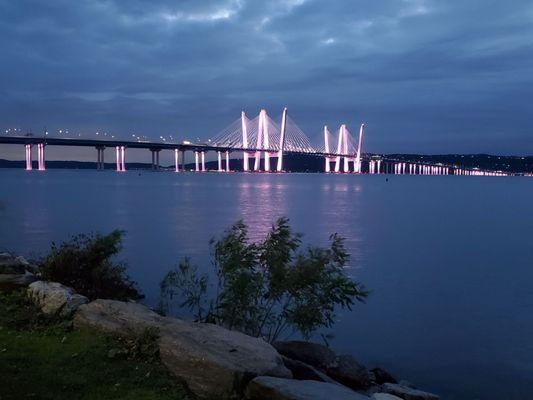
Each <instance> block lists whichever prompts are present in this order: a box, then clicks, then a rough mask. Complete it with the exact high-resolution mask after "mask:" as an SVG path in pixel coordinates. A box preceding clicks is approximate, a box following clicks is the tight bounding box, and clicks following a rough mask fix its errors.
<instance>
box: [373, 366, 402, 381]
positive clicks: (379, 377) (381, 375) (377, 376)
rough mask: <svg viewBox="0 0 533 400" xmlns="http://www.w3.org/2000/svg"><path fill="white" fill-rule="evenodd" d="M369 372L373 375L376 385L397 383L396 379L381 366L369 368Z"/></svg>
mask: <svg viewBox="0 0 533 400" xmlns="http://www.w3.org/2000/svg"><path fill="white" fill-rule="evenodd" d="M370 372H371V373H372V374H373V375H374V382H375V383H377V384H378V385H381V384H382V383H386V382H389V383H398V381H397V380H396V379H395V378H394V377H393V376H392V375H391V374H389V373H388V372H387V371H385V370H384V369H381V368H374V369H371V370H370Z"/></svg>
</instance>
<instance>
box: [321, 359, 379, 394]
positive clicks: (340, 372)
mask: <svg viewBox="0 0 533 400" xmlns="http://www.w3.org/2000/svg"><path fill="white" fill-rule="evenodd" d="M335 364H336V365H335V366H334V367H330V368H328V369H327V370H326V373H327V374H328V375H329V376H330V377H331V378H333V379H334V380H336V381H337V382H339V383H342V384H343V385H345V386H348V387H349V388H352V389H365V388H368V387H370V385H371V384H372V380H371V375H370V373H369V372H368V370H367V369H366V368H365V367H364V366H362V365H361V364H359V363H358V362H357V360H356V359H355V357H353V356H349V355H342V356H338V357H337V358H336V363H335Z"/></svg>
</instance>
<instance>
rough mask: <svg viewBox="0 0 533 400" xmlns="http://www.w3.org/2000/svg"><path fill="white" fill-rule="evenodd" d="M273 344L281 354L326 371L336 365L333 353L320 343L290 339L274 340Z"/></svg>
mask: <svg viewBox="0 0 533 400" xmlns="http://www.w3.org/2000/svg"><path fill="white" fill-rule="evenodd" d="M273 346H274V347H275V348H276V350H277V351H278V353H280V354H281V355H284V356H285V357H288V358H292V359H293V360H298V361H301V362H304V363H306V364H309V365H311V366H313V367H315V368H319V369H321V370H323V371H327V370H328V369H329V368H332V367H335V366H336V365H337V361H336V355H335V353H334V352H333V351H332V350H331V349H329V348H327V347H326V346H322V345H321V344H317V343H311V342H304V341H299V340H290V341H285V342H274V343H273Z"/></svg>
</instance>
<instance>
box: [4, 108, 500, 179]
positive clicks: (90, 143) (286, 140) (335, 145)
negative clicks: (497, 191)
mask: <svg viewBox="0 0 533 400" xmlns="http://www.w3.org/2000/svg"><path fill="white" fill-rule="evenodd" d="M364 128H365V125H364V123H361V124H360V125H359V126H358V127H356V134H353V133H352V132H351V131H350V130H349V128H348V126H347V125H346V124H342V125H340V127H339V128H338V129H337V130H335V131H334V132H331V131H330V130H329V128H328V127H327V126H324V128H323V136H322V137H321V138H320V140H319V141H318V143H315V144H312V142H311V140H310V139H309V137H308V136H307V135H306V134H305V133H304V132H303V131H302V130H301V129H300V128H299V127H298V125H297V124H296V123H295V122H294V121H293V120H292V119H291V118H290V117H289V115H288V110H287V108H285V109H284V110H283V112H282V114H281V117H280V118H279V119H278V120H277V121H276V120H273V119H272V118H270V116H269V115H268V114H267V111H266V110H264V109H263V110H261V111H260V112H259V114H258V115H257V116H256V117H254V118H252V119H250V118H248V117H247V116H246V114H245V113H244V112H242V113H241V116H240V118H238V119H237V120H235V121H234V122H232V123H231V124H230V125H228V126H227V127H226V128H224V129H223V130H222V131H220V132H219V133H218V134H216V135H215V136H213V137H212V138H210V139H208V140H207V141H206V142H204V143H190V142H187V141H184V142H181V143H178V142H169V141H164V142H158V141H147V140H140V139H137V140H118V139H114V138H111V140H105V139H94V138H65V137H62V138H57V137H48V136H46V135H45V136H44V137H36V136H31V135H27V136H3V135H0V143H3V144H19V145H24V147H25V152H26V170H32V169H33V155H32V154H33V148H34V147H37V169H38V170H39V171H44V170H46V161H45V148H46V147H47V146H80V147H94V148H95V149H96V150H97V163H96V165H97V169H99V170H103V169H104V165H105V164H104V152H105V150H106V149H107V148H112V149H114V155H115V157H114V158H115V162H116V170H117V171H119V172H123V171H126V149H128V148H132V149H135V148H136V149H148V150H150V151H151V153H152V169H154V170H158V169H159V168H160V167H159V153H160V152H161V151H163V150H172V151H173V152H174V158H175V165H174V168H175V171H176V172H180V171H183V170H184V169H185V168H184V167H185V164H184V160H185V153H186V152H187V151H192V152H193V153H194V171H196V172H206V171H207V168H206V153H208V152H216V154H217V166H218V168H217V171H218V172H230V171H231V170H232V168H231V165H230V164H231V157H232V156H233V158H234V160H233V163H241V162H242V164H241V165H242V168H239V169H242V170H243V171H246V172H248V171H255V172H259V171H263V172H283V171H285V169H284V157H285V156H286V155H289V154H305V155H310V156H314V157H322V158H323V160H324V172H326V173H330V172H336V173H341V172H342V173H356V174H361V173H369V174H380V173H393V174H411V175H491V176H492V175H506V174H505V173H503V172H494V171H480V170H474V169H472V170H468V169H463V168H460V167H458V166H453V165H442V164H435V165H432V164H428V163H406V162H403V161H401V160H394V159H388V158H386V157H384V156H376V155H371V154H366V153H363V135H364ZM235 155H237V158H238V160H235ZM241 160H242V161H241ZM180 161H181V164H182V165H181V167H180ZM234 169H235V167H234Z"/></svg>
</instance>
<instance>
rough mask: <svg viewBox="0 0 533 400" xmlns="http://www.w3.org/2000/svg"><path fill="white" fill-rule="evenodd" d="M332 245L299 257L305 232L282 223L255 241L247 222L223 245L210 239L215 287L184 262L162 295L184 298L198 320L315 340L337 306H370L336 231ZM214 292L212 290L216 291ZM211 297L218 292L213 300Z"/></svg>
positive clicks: (229, 232) (264, 334) (254, 332)
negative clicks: (347, 268)
mask: <svg viewBox="0 0 533 400" xmlns="http://www.w3.org/2000/svg"><path fill="white" fill-rule="evenodd" d="M330 242H331V244H330V246H329V247H328V248H320V247H309V248H307V250H306V251H304V252H299V249H300V245H301V235H300V234H297V233H293V231H292V229H291V228H290V226H289V220H288V219H287V218H280V219H278V221H277V222H276V224H275V225H274V226H273V227H272V229H271V231H270V232H269V233H268V235H267V237H266V238H265V240H264V241H263V242H261V243H250V241H249V240H248V234H247V227H246V225H245V224H244V223H243V222H242V221H240V222H237V223H236V224H234V225H233V226H232V227H231V228H229V229H228V230H227V231H226V232H225V233H224V234H223V236H222V237H221V238H220V239H219V240H218V241H214V240H212V241H211V245H212V248H213V265H214V267H215V271H216V280H217V282H216V284H215V285H214V288H213V290H208V289H209V288H208V286H209V285H208V276H207V275H200V274H199V273H198V268H197V267H196V266H194V265H192V264H191V262H190V260H189V259H184V260H183V261H182V262H180V263H179V264H178V266H177V267H176V268H174V269H173V270H171V271H170V272H169V273H168V274H167V275H166V276H165V278H164V279H163V280H162V282H161V285H160V286H161V297H162V301H163V302H164V303H166V305H167V308H168V307H170V306H171V305H172V303H173V301H174V300H179V302H178V306H179V307H180V308H188V309H189V310H191V311H192V312H193V313H194V316H195V318H196V320H198V321H202V322H212V323H216V324H219V325H222V326H224V327H226V328H228V329H235V330H239V331H241V332H244V333H246V334H249V335H252V336H262V337H264V338H265V339H266V340H268V341H271V342H272V341H275V340H276V339H278V338H279V337H280V335H282V334H284V333H294V332H299V333H300V334H301V335H303V336H304V338H307V339H308V338H309V337H310V336H311V335H312V334H313V333H314V332H315V331H316V330H317V329H319V328H324V327H331V326H332V325H333V324H334V322H335V316H336V314H335V310H336V309H337V308H338V307H341V308H347V309H350V310H351V307H352V306H353V305H354V303H355V302H356V301H363V300H364V299H365V298H366V297H367V295H368V292H367V291H366V290H365V288H364V287H363V286H362V285H361V284H360V283H358V282H356V281H353V280H352V279H350V278H349V277H348V276H347V275H346V274H345V272H344V266H345V265H346V262H347V261H348V258H349V257H348V253H347V252H346V250H345V248H344V239H343V238H341V237H340V236H339V235H337V234H334V235H332V236H331V237H330ZM209 292H212V293H209ZM210 294H211V295H210Z"/></svg>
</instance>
